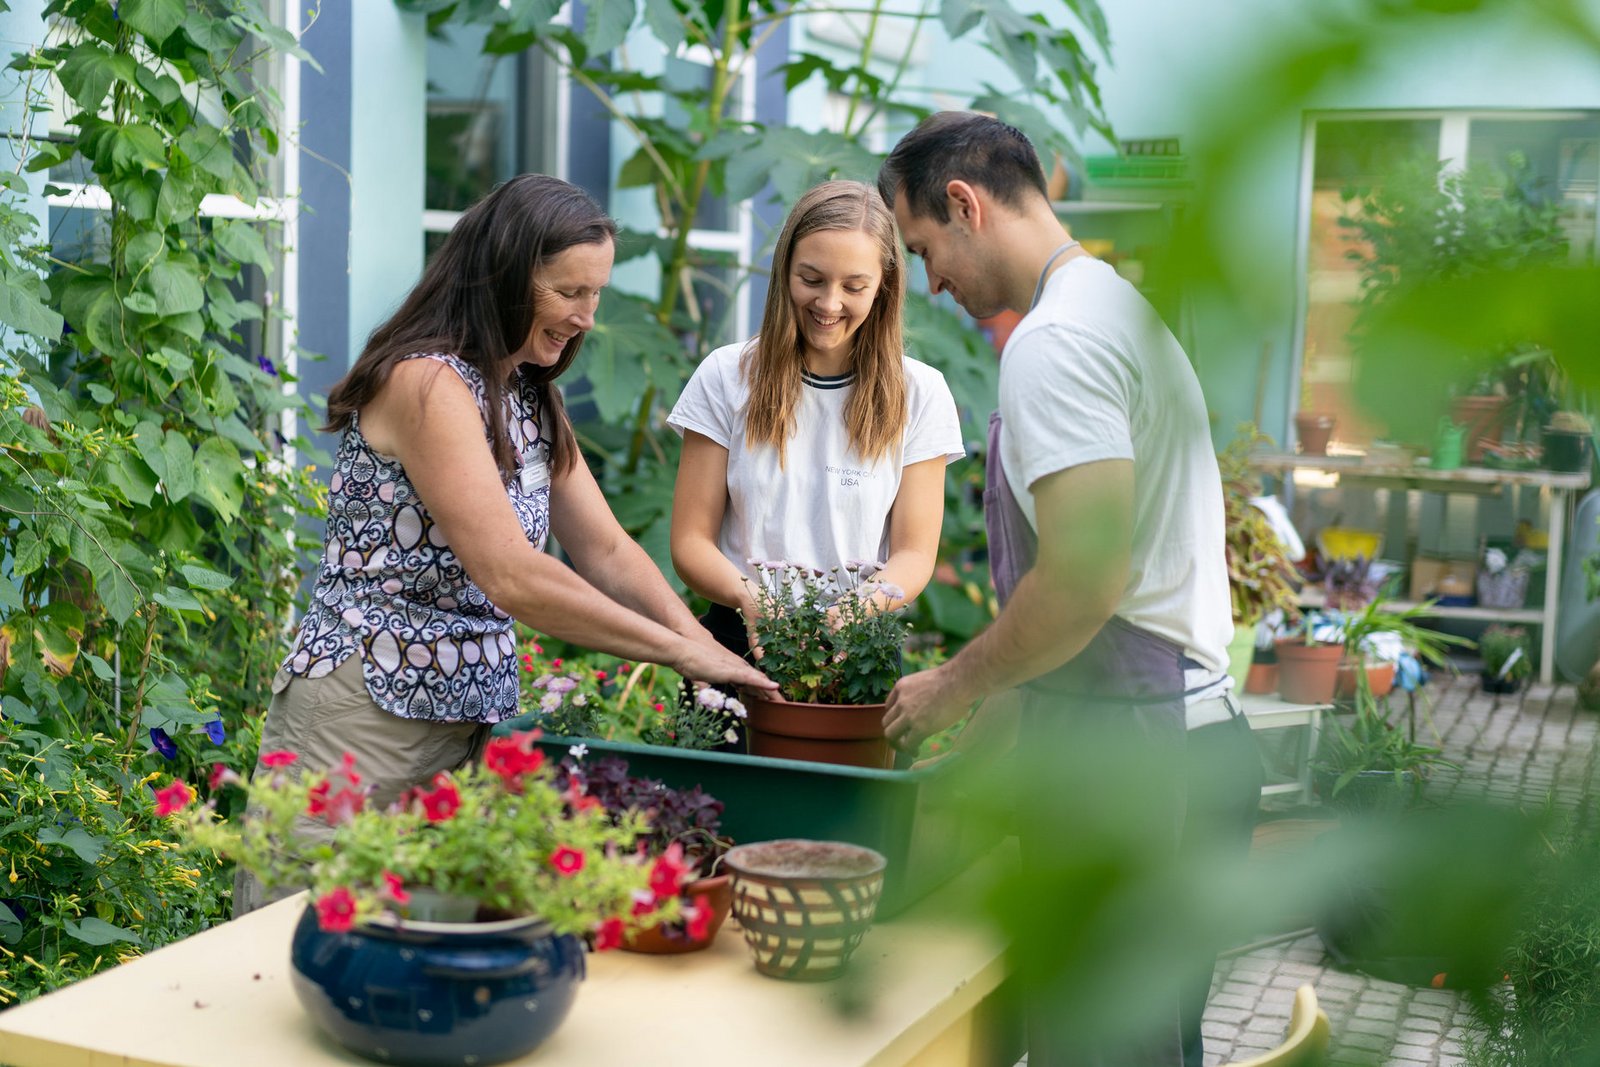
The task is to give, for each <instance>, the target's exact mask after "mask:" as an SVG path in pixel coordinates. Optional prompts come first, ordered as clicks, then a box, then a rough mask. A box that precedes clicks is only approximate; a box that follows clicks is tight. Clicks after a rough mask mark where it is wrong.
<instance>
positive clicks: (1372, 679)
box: [1333, 659, 1394, 700]
mask: <svg viewBox="0 0 1600 1067" xmlns="http://www.w3.org/2000/svg"><path fill="white" fill-rule="evenodd" d="M1359 668H1360V664H1359V663H1356V662H1353V661H1351V660H1348V659H1346V660H1344V661H1343V662H1341V663H1340V664H1339V673H1338V676H1337V680H1336V681H1335V683H1334V689H1333V696H1334V699H1336V700H1354V699H1355V698H1356V671H1357V670H1358V669H1359ZM1366 671H1367V688H1368V689H1369V690H1371V692H1372V695H1373V696H1375V697H1386V696H1388V695H1389V694H1390V693H1391V692H1393V691H1394V664H1393V663H1369V664H1367V665H1366Z"/></svg>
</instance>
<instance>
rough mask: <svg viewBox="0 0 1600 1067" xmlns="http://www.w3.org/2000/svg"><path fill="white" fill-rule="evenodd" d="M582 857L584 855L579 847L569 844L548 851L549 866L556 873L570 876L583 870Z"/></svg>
mask: <svg viewBox="0 0 1600 1067" xmlns="http://www.w3.org/2000/svg"><path fill="white" fill-rule="evenodd" d="M584 859H585V857H584V854H583V852H582V850H581V849H576V848H572V847H571V846H569V845H562V846H561V847H560V848H558V849H556V850H555V851H554V852H552V853H550V866H552V867H554V868H555V869H556V873H557V874H560V875H563V876H565V877H567V878H571V877H572V876H573V875H575V874H577V873H578V872H579V871H581V870H583V864H584Z"/></svg>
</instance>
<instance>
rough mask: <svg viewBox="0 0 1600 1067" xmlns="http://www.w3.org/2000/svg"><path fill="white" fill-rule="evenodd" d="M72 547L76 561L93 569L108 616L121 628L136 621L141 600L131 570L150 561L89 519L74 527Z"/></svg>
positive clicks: (95, 588)
mask: <svg viewBox="0 0 1600 1067" xmlns="http://www.w3.org/2000/svg"><path fill="white" fill-rule="evenodd" d="M71 543H72V555H73V558H74V559H76V560H77V561H78V562H79V563H81V564H83V565H84V566H85V567H87V568H89V574H90V575H91V576H92V577H93V578H94V591H95V595H96V596H98V597H99V598H100V603H101V604H103V605H104V606H105V609H106V613H107V614H109V615H110V616H111V617H112V618H113V619H115V620H116V621H117V622H118V623H119V624H121V623H125V622H127V621H128V620H129V619H131V618H133V613H134V612H135V611H137V610H138V609H139V604H140V602H141V597H140V594H139V587H138V586H137V585H135V584H134V582H133V576H132V574H131V573H130V572H129V567H130V565H138V564H141V563H146V564H147V562H148V561H145V560H143V558H142V556H141V554H140V553H139V551H138V550H137V549H135V548H134V547H133V546H131V545H129V544H127V543H126V542H122V541H117V540H115V539H114V537H113V535H112V534H110V533H109V532H108V531H107V530H106V529H105V528H104V527H103V526H102V527H98V528H97V527H95V526H93V525H91V523H90V521H89V520H87V519H80V520H79V522H78V524H77V525H75V526H73V528H72V535H71Z"/></svg>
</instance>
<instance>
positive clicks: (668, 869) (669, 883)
mask: <svg viewBox="0 0 1600 1067" xmlns="http://www.w3.org/2000/svg"><path fill="white" fill-rule="evenodd" d="M688 874H689V865H688V864H686V863H684V862H683V846H682V845H681V844H679V843H678V842H676V841H674V842H673V843H672V844H671V845H670V846H668V848H667V850H666V851H665V852H663V853H662V854H661V855H660V856H659V857H657V859H656V862H655V866H653V867H651V868H650V891H651V892H652V893H654V894H655V895H656V897H657V899H660V900H665V899H667V898H668V897H675V896H677V895H678V891H679V890H680V889H682V888H683V882H684V879H685V878H686V877H687V876H688Z"/></svg>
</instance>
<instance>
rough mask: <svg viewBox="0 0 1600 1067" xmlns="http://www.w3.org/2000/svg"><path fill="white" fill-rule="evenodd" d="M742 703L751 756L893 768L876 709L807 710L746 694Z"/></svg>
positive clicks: (816, 707)
mask: <svg viewBox="0 0 1600 1067" xmlns="http://www.w3.org/2000/svg"><path fill="white" fill-rule="evenodd" d="M744 703H745V707H746V709H747V710H748V711H749V712H750V717H749V718H748V719H747V720H746V721H745V728H746V730H747V731H748V733H749V738H750V754H751V755H752V756H772V757H774V758H777V759H793V760H809V761H811V762H813V763H837V764H842V765H844V766H847V767H872V768H876V769H879V770H889V769H892V768H893V767H894V749H893V748H891V747H890V746H889V740H888V738H886V737H884V736H883V709H884V705H882V704H808V703H802V702H799V701H783V700H767V699H764V698H762V697H755V696H751V695H749V694H746V696H745V702H744Z"/></svg>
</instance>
